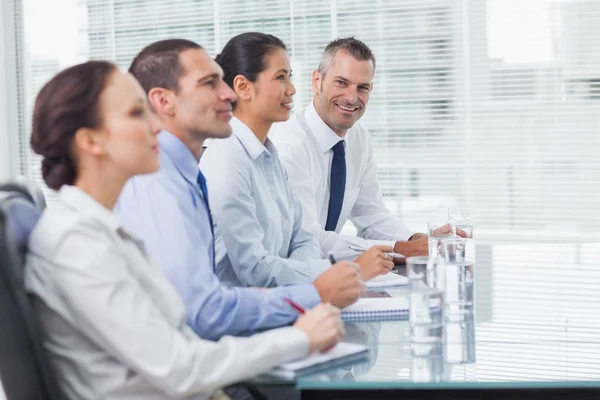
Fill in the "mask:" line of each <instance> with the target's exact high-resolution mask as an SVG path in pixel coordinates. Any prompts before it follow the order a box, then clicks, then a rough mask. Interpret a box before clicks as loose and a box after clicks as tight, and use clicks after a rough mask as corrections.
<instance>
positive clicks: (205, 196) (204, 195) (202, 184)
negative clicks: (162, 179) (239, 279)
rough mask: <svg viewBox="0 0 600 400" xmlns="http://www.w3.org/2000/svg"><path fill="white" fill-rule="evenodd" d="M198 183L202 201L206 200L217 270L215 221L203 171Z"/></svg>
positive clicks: (199, 175)
mask: <svg viewBox="0 0 600 400" xmlns="http://www.w3.org/2000/svg"><path fill="white" fill-rule="evenodd" d="M196 181H197V182H198V186H199V187H200V191H201V192H202V199H203V200H204V204H205V205H206V210H207V212H208V221H209V222H210V233H211V235H212V241H211V242H212V250H213V260H212V262H213V270H214V269H215V256H216V255H215V232H214V231H213V220H212V214H211V212H210V205H209V204H208V188H207V187H206V178H205V177H204V175H203V174H202V171H198V178H197V179H196Z"/></svg>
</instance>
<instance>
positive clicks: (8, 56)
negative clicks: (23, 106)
mask: <svg viewBox="0 0 600 400" xmlns="http://www.w3.org/2000/svg"><path fill="white" fill-rule="evenodd" d="M15 1H19V0H0V181H2V180H5V179H7V178H9V177H12V176H14V175H16V173H17V171H16V154H15V152H16V143H17V140H18V138H17V135H18V128H17V127H18V125H17V121H18V113H17V104H16V98H17V96H16V93H17V92H16V74H15V71H16V70H15V68H16V63H15V59H14V54H15V52H14V48H15V37H14V32H15V29H14V26H15V25H14V2H15Z"/></svg>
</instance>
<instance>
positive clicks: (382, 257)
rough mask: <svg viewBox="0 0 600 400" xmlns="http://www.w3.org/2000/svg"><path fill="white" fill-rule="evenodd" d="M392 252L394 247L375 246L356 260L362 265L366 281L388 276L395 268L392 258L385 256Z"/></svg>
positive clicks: (361, 268) (362, 272)
mask: <svg viewBox="0 0 600 400" xmlns="http://www.w3.org/2000/svg"><path fill="white" fill-rule="evenodd" d="M391 251H392V246H373V247H371V248H370V249H369V250H367V251H365V252H364V253H362V254H361V255H360V256H359V257H358V258H357V259H356V260H355V262H356V263H357V264H358V265H360V272H361V274H362V276H363V279H364V280H365V281H368V280H371V279H373V278H375V277H376V276H379V275H383V274H387V273H388V272H390V271H391V270H392V268H394V262H393V260H392V257H391V256H389V255H387V254H385V253H386V252H388V253H389V252H391Z"/></svg>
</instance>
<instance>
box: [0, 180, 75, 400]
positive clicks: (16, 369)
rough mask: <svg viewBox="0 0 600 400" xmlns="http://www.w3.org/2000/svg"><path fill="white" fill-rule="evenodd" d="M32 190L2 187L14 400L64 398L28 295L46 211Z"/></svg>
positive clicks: (1, 287)
mask: <svg viewBox="0 0 600 400" xmlns="http://www.w3.org/2000/svg"><path fill="white" fill-rule="evenodd" d="M39 205H40V203H38V205H36V204H35V203H34V201H33V198H32V196H31V195H30V194H29V193H28V190H24V189H23V187H21V188H20V189H15V188H14V187H12V186H10V185H0V379H1V380H2V386H3V388H4V393H5V394H6V397H7V399H8V400H26V399H49V400H64V398H65V397H64V395H63V394H62V391H61V390H60V388H59V386H58V381H57V379H56V376H55V374H54V371H53V369H52V366H51V364H50V361H49V359H48V356H47V354H46V351H45V349H44V347H43V334H42V330H41V327H40V325H39V324H38V321H37V319H36V316H35V313H34V310H33V307H32V304H31V300H30V298H29V297H28V295H27V293H26V292H25V285H24V281H23V261H24V256H25V253H26V250H27V240H28V238H29V234H30V233H31V230H32V229H33V227H34V225H35V223H36V222H37V219H38V218H39V215H40V213H41V209H39V208H38V206H39Z"/></svg>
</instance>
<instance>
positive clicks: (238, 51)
mask: <svg viewBox="0 0 600 400" xmlns="http://www.w3.org/2000/svg"><path fill="white" fill-rule="evenodd" d="M277 49H282V50H287V49H286V47H285V44H284V43H283V42H282V41H281V39H279V38H277V37H275V36H273V35H269V34H266V33H260V32H246V33H242V34H241V35H237V36H235V37H233V38H232V39H231V40H230V41H229V42H227V44H226V45H225V47H223V51H221V54H219V55H217V57H216V58H215V61H216V62H217V63H218V64H219V65H220V66H221V68H223V74H224V75H223V80H224V81H225V82H226V83H227V84H228V85H229V86H230V87H232V88H233V80H234V79H235V77H236V76H238V75H242V76H244V77H245V78H246V79H248V80H249V81H250V82H256V78H257V77H258V74H260V73H261V72H263V71H264V70H265V69H266V68H267V63H266V57H267V56H268V55H269V54H271V53H273V52H274V51H275V50H277Z"/></svg>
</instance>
